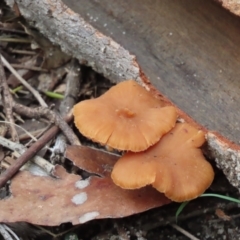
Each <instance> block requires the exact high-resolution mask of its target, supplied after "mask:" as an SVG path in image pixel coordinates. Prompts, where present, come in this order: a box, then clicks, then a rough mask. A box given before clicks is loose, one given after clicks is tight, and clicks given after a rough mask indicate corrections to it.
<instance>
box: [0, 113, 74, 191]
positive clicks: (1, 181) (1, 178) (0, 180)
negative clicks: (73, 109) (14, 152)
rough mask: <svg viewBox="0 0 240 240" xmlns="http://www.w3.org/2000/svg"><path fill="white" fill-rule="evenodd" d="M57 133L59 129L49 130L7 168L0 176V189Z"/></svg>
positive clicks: (68, 118) (67, 119)
mask: <svg viewBox="0 0 240 240" xmlns="http://www.w3.org/2000/svg"><path fill="white" fill-rule="evenodd" d="M70 119H71V117H69V116H67V118H66V121H67V122H68V121H70ZM58 131H59V128H58V127H56V126H53V127H52V128H50V129H49V130H48V131H47V132H46V133H45V134H44V135H43V136H42V137H41V138H40V139H39V140H38V141H37V142H35V143H33V145H32V146H31V147H29V148H28V149H27V151H26V152H24V153H23V154H22V155H21V156H20V157H19V158H18V159H17V161H16V163H15V164H14V165H12V166H11V167H9V168H8V169H7V170H6V171H5V172H4V173H3V174H1V175H0V188H2V187H3V186H4V185H5V184H6V182H7V181H8V180H9V179H11V178H12V177H13V176H14V175H15V174H16V173H17V172H18V170H19V169H20V168H21V167H22V166H23V165H24V164H25V163H26V162H27V161H28V160H29V159H31V158H32V157H33V156H34V155H36V154H37V152H39V151H40V150H41V149H42V148H43V147H44V146H45V145H46V143H47V142H48V141H50V140H51V139H52V138H53V137H54V136H55V135H56V133H57V132H58Z"/></svg>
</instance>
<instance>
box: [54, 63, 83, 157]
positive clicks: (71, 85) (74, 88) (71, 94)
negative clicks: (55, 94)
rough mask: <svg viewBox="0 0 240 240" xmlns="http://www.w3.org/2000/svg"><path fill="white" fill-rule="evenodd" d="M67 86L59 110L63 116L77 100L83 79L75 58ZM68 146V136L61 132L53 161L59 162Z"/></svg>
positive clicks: (56, 143)
mask: <svg viewBox="0 0 240 240" xmlns="http://www.w3.org/2000/svg"><path fill="white" fill-rule="evenodd" d="M66 81H67V86H66V91H65V96H64V99H63V100H62V101H61V104H60V107H59V111H60V114H61V116H64V115H65V114H66V113H67V112H68V111H69V109H71V108H72V107H73V105H74V104H75V103H76V101H77V97H78V94H79V92H80V82H81V81H82V73H81V68H80V65H79V63H78V62H77V61H76V60H75V59H74V60H72V63H71V69H70V70H69V72H68V74H67V76H66ZM65 148H66V137H65V136H63V135H62V134H60V135H59V136H58V137H57V139H56V142H55V145H54V146H53V148H52V155H51V157H50V159H51V162H59V159H60V158H61V156H62V155H63V153H64V151H65Z"/></svg>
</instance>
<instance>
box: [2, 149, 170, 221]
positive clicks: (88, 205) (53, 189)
mask: <svg viewBox="0 0 240 240" xmlns="http://www.w3.org/2000/svg"><path fill="white" fill-rule="evenodd" d="M66 156H67V157H69V158H71V160H73V161H74V162H75V164H76V165H77V166H78V167H80V168H82V169H85V170H89V171H90V172H95V173H97V174H99V175H101V177H97V176H91V177H90V178H88V179H85V180H83V179H81V177H80V176H78V175H75V174H69V173H67V172H66V170H65V169H64V168H63V167H61V166H56V168H55V176H56V178H53V177H41V176H35V175H32V174H31V173H29V172H26V171H22V172H20V173H18V174H17V175H16V176H15V177H14V179H13V180H12V184H11V193H12V195H11V197H9V198H7V199H4V200H1V201H0V213H1V214H0V222H16V221H24V222H30V223H33V224H39V225H45V226H54V225H59V224H61V223H64V222H71V223H72V224H79V223H84V222H87V221H90V220H93V219H100V218H119V217H124V216H129V215H132V214H136V213H139V212H143V211H146V210H148V209H151V208H155V207H159V206H162V205H165V204H168V203H169V202H170V200H169V199H167V198H166V197H165V196H164V195H163V194H160V193H158V192H157V191H156V190H154V189H153V188H151V187H146V188H142V189H139V190H134V191H132V190H123V189H121V188H119V187H117V186H116V185H115V184H114V183H113V182H112V180H111V178H110V170H111V168H112V167H113V164H114V163H115V161H116V159H117V158H118V157H117V156H115V155H111V154H107V153H104V152H101V151H99V150H94V149H91V148H87V147H82V146H81V147H76V146H71V147H68V149H67V153H66Z"/></svg>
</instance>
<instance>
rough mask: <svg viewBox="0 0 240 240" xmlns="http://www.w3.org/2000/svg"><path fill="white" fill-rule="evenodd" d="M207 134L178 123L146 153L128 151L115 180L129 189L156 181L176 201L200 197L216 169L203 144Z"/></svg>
mask: <svg viewBox="0 0 240 240" xmlns="http://www.w3.org/2000/svg"><path fill="white" fill-rule="evenodd" d="M204 141H205V138H204V133H203V132H202V131H199V130H198V129H196V128H194V127H192V126H191V125H189V124H187V123H177V124H176V126H175V128H173V129H172V130H171V131H170V132H169V133H167V134H166V135H165V136H164V137H163V138H162V139H161V140H160V141H159V142H158V143H157V144H155V145H154V146H152V147H150V148H149V149H147V150H146V151H144V152H139V153H132V152H129V153H126V154H125V155H124V156H123V157H121V158H120V159H119V160H118V161H117V163H116V164H115V166H114V168H113V171H112V175H111V176H112V179H113V181H114V183H115V184H116V185H118V186H120V187H122V188H125V189H136V188H140V187H144V186H146V185H149V184H152V186H153V187H154V188H156V189H157V190H158V191H159V192H162V193H165V195H166V196H167V197H168V198H170V199H171V200H173V201H176V202H182V201H187V200H190V199H193V198H196V197H198V196H199V195H200V194H202V193H203V192H204V191H205V190H206V189H207V188H208V187H209V186H210V184H211V183H212V181H213V178H214V171H213V169H212V166H211V165H210V163H209V162H207V161H206V160H205V158H204V156H203V154H202V151H201V149H199V147H200V146H201V145H202V144H203V143H204Z"/></svg>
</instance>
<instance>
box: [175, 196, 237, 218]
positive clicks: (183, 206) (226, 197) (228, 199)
mask: <svg viewBox="0 0 240 240" xmlns="http://www.w3.org/2000/svg"><path fill="white" fill-rule="evenodd" d="M200 197H216V198H220V199H224V200H227V201H230V202H235V203H240V200H239V199H236V198H232V197H228V196H224V195H221V194H216V193H204V194H202V195H201V196H200ZM188 203H189V202H183V203H181V205H180V206H179V208H178V209H177V211H176V214H175V217H176V222H177V219H178V216H179V214H180V213H181V212H182V210H183V209H184V208H185V206H186V205H187V204H188Z"/></svg>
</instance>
